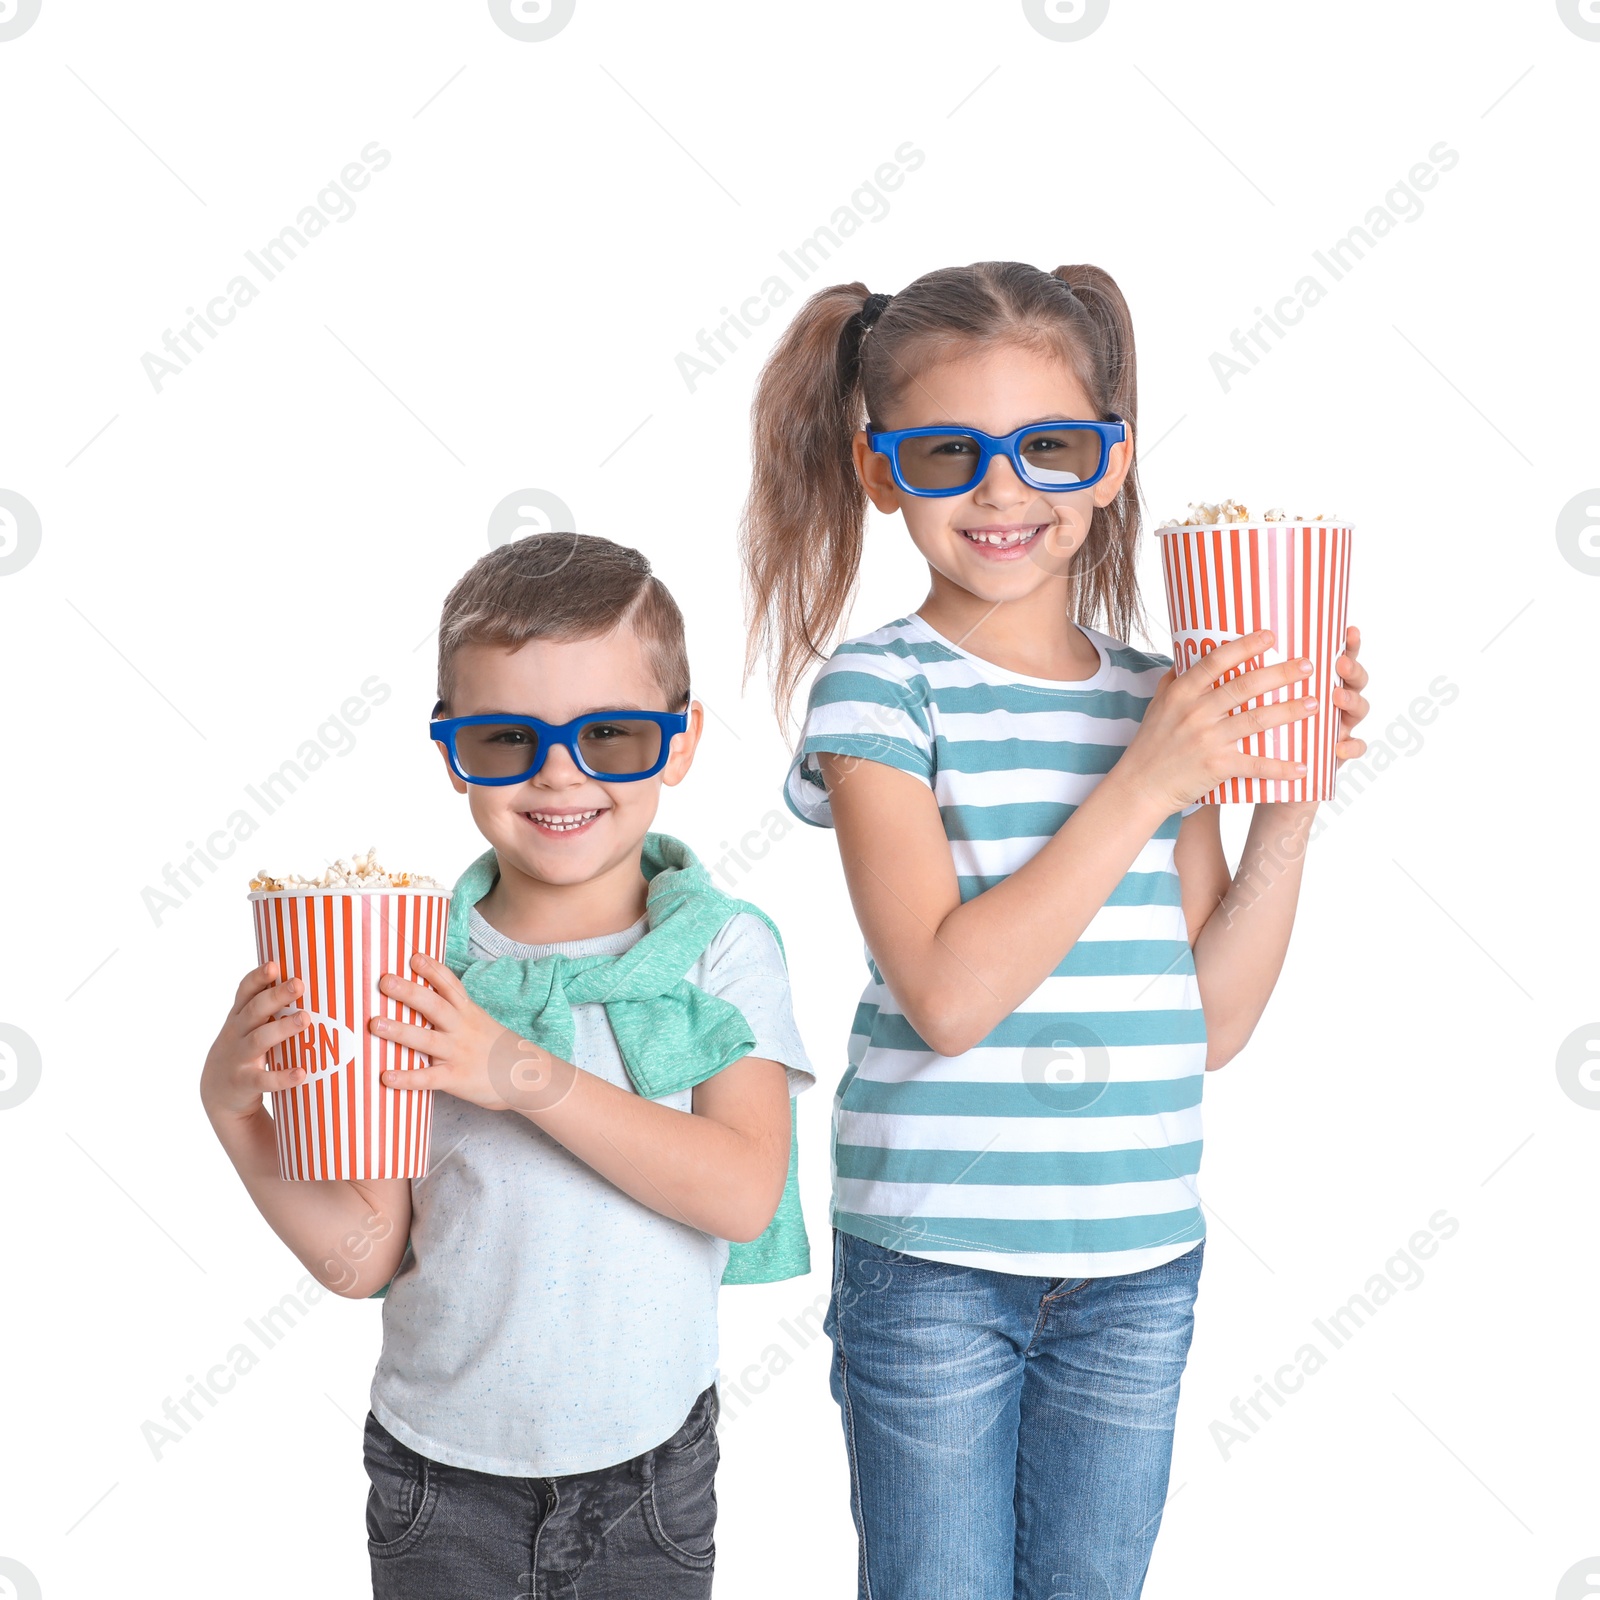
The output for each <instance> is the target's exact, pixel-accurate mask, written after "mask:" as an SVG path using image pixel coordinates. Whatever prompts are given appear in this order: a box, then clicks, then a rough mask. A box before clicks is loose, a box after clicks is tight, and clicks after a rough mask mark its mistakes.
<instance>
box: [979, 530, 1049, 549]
mask: <svg viewBox="0 0 1600 1600" xmlns="http://www.w3.org/2000/svg"><path fill="white" fill-rule="evenodd" d="M1038 531H1039V530H1038V529H1037V528H1018V529H1015V530H1013V531H1012V532H1010V533H968V534H967V538H969V539H970V540H972V542H973V543H974V544H992V545H998V546H1000V547H1001V548H1004V547H1005V546H1007V545H1013V544H1022V543H1024V542H1026V541H1027V540H1029V539H1031V538H1032V537H1033V536H1034V535H1035V534H1036V533H1037V532H1038Z"/></svg>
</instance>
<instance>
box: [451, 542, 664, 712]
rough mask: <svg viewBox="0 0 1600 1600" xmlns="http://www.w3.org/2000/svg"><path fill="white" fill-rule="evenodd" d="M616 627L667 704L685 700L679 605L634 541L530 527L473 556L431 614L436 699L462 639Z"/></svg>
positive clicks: (519, 639) (512, 643) (513, 643)
mask: <svg viewBox="0 0 1600 1600" xmlns="http://www.w3.org/2000/svg"><path fill="white" fill-rule="evenodd" d="M619 626H626V627H629V628H631V629H632V630H633V631H634V633H636V634H637V635H638V636H639V639H640V641H641V642H642V643H643V645H644V649H645V658H646V659H647V660H648V661H649V663H650V669H651V671H652V672H653V673H654V674H655V678H656V682H657V683H658V684H660V686H661V691H662V693H663V694H665V695H666V697H667V709H668V710H673V711H675V710H678V709H680V708H681V707H683V706H684V705H685V704H687V703H688V699H689V653H688V648H687V646H686V645H685V643H684V636H683V613H682V612H681V611H679V610H678V605H677V602H676V601H675V600H674V599H673V598H672V595H671V594H670V593H669V592H668V590H667V586H666V585H665V584H664V583H662V581H661V580H660V579H659V578H658V577H656V576H654V574H653V573H652V572H651V570H650V563H649V561H648V560H646V559H645V557H644V556H643V555H642V554H641V553H640V552H639V551H637V550H632V549H630V548H629V547H628V546H627V545H622V544H613V543H612V542H611V540H609V539H600V538H596V537H595V536H594V535H592V534H585V533H535V534H529V535H528V536H527V537H526V538H523V539H516V540H513V541H512V542H511V543H510V544H503V545H501V546H500V547H499V548H498V549H496V550H491V551H490V552H489V553H488V555H486V556H480V557H479V558H478V559H477V560H476V561H475V562H474V563H473V564H472V566H470V567H469V568H468V569H467V571H466V573H465V575H464V576H463V577H461V578H460V579H459V580H458V581H457V583H456V586H455V587H454V588H453V589H452V590H451V591H450V593H449V594H448V595H447V596H446V597H445V602H444V610H443V612H442V613H441V615H440V617H439V701H440V704H441V706H442V707H443V708H444V712H445V714H448V711H449V708H450V702H451V697H452V695H453V694H454V692H455V672H454V666H455V657H456V652H457V651H458V650H460V649H461V647H462V646H463V645H468V644H492V645H503V646H505V648H506V650H507V651H508V652H509V651H512V650H515V649H517V648H518V647H519V646H520V645H523V644H526V643H527V641H528V640H529V639H593V638H596V637H597V636H599V635H600V634H603V633H609V632H610V631H611V630H612V629H613V628H615V627H619Z"/></svg>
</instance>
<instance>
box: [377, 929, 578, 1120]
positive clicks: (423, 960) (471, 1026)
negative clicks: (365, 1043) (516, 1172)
mask: <svg viewBox="0 0 1600 1600" xmlns="http://www.w3.org/2000/svg"><path fill="white" fill-rule="evenodd" d="M411 970H412V971H413V972H414V973H415V974H416V975H417V977H418V978H419V979H424V980H426V982H425V983H419V982H414V981H412V980H410V979H407V978H402V977H398V976H397V975H396V974H394V973H392V972H386V973H385V974H384V975H383V976H382V977H381V978H379V979H378V987H379V989H381V990H382V991H383V993H384V994H386V995H388V996H389V998H390V999H391V1000H398V1001H400V1002H401V1004H403V1005H407V1006H410V1007H411V1008H412V1010H414V1011H420V1012H421V1013H422V1015H423V1016H424V1017H426V1018H427V1019H428V1021H429V1022H430V1023H432V1025H433V1026H432V1027H431V1028H420V1027H416V1026H414V1025H412V1024H410V1023H405V1022H398V1021H393V1022H391V1021H387V1020H385V1019H384V1018H382V1017H374V1018H373V1019H372V1021H371V1022H370V1023H369V1024H368V1026H369V1027H370V1028H371V1029H372V1031H373V1032H374V1033H375V1034H377V1035H378V1036H379V1037H380V1038H382V1039H388V1040H389V1041H390V1042H391V1043H393V1044H402V1045H406V1046H408V1047H409V1048H410V1049H412V1050H417V1051H420V1052H421V1053H422V1054H423V1055H425V1056H427V1057H428V1060H429V1062H430V1063H431V1065H429V1066H426V1067H400V1068H395V1067H391V1068H390V1069H389V1070H388V1071H387V1072H385V1073H384V1074H383V1082H384V1084H385V1085H386V1086H387V1087H388V1088H390V1089H412V1090H415V1089H438V1090H441V1091H442V1092H443V1093H445V1094H453V1095H454V1096H455V1097H456V1098H457V1099H458V1100H467V1101H470V1102H471V1103H472V1104H473V1105H475V1106H482V1107H483V1109H484V1110H485V1111H509V1110H513V1109H515V1110H528V1109H539V1108H540V1105H541V1104H543V1103H545V1102H544V1100H543V1099H542V1097H541V1096H540V1094H539V1092H538V1084H537V1083H536V1081H535V1080H537V1079H538V1078H539V1077H540V1074H541V1072H542V1071H543V1072H544V1074H545V1076H548V1070H547V1069H548V1067H549V1065H550V1064H551V1063H553V1062H554V1061H555V1058H554V1057H553V1056H551V1055H549V1054H548V1053H547V1052H545V1051H542V1050H539V1049H538V1048H537V1047H536V1046H534V1045H533V1044H531V1043H529V1042H528V1041H527V1040H525V1039H519V1038H518V1037H517V1036H516V1034H514V1033H513V1032H512V1031H511V1029H509V1028H506V1027H502V1026H501V1025H500V1024H499V1023H498V1022H496V1021H495V1020H494V1018H493V1017H491V1016H490V1015H489V1013H488V1012H487V1011H485V1010H484V1009H483V1008H482V1007H481V1006H479V1005H478V1004H477V1003H476V1002H475V1001H474V1000H473V999H472V997H471V996H470V995H469V994H468V993H467V991H466V989H465V988H464V987H463V986H462V983H461V980H460V979H459V978H458V977H457V976H456V975H455V973H453V972H452V971H451V970H450V969H449V967H447V966H446V965H445V964H444V962H442V961H435V960H434V959H433V957H432V956H426V955H423V954H422V952H421V951H420V950H414V951H413V952H412V954H411ZM429 984H431V985H432V987H431V988H429V987H428V986H427V985H429Z"/></svg>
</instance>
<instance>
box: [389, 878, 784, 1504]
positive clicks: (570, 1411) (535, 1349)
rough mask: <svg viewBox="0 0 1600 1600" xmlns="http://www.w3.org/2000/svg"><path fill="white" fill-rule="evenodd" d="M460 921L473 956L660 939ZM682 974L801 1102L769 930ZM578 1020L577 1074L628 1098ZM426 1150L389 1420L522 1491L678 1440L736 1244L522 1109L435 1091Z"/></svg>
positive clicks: (726, 937) (604, 1027)
mask: <svg viewBox="0 0 1600 1600" xmlns="http://www.w3.org/2000/svg"><path fill="white" fill-rule="evenodd" d="M469 917H470V924H469V933H470V948H471V953H472V955H473V956H474V958H476V959H492V958H493V957H496V956H519V957H522V958H524V959H537V958H538V957H541V956H548V955H555V954H562V955H573V956H583V955H620V954H621V953H622V952H623V951H624V950H627V949H629V948H630V947H631V946H633V945H634V944H636V943H637V942H638V941H639V940H640V939H641V938H643V937H644V935H645V933H646V932H647V931H648V926H649V924H648V922H647V921H646V919H645V918H643V917H641V918H640V919H639V921H638V922H636V923H635V924H634V925H633V926H632V927H631V928H627V929H625V930H623V931H622V932H621V933H613V934H606V935H604V936H602V937H601V938H597V939H582V940H574V941H570V942H567V943H560V944H538V945H529V944H518V943H516V942H515V941H514V940H511V939H507V938H506V937H505V936H504V935H503V934H501V933H499V932H497V931H496V930H495V929H494V928H493V927H491V926H490V925H489V923H488V922H486V921H485V920H484V918H483V917H482V916H481V915H480V914H479V912H478V910H477V908H476V907H474V908H472V910H471V911H470V912H469ZM687 976H688V981H689V982H690V983H692V984H694V985H696V986H697V987H698V988H700V989H703V990H705V992H706V993H707V994H712V995H716V996H718V997H720V998H721V999H724V1000H727V1001H729V1002H731V1003H732V1004H733V1005H735V1006H737V1007H738V1008H739V1010H740V1011H741V1012H743V1014H744V1016H745V1019H746V1020H747V1021H748V1022H749V1024H750V1028H751V1031H752V1032H753V1033H754V1034H755V1045H754V1047H753V1048H752V1049H751V1051H750V1054H751V1055H753V1056H760V1057H762V1058H764V1059H766V1060H770V1061H777V1062H780V1063H781V1064H782V1065H783V1066H784V1067H785V1068H786V1069H787V1075H788V1079H789V1093H790V1094H791V1095H796V1094H799V1093H800V1092H801V1091H802V1090H803V1089H807V1088H809V1087H810V1086H811V1085H812V1083H814V1082H815V1077H814V1075H813V1073H812V1070H811V1063H810V1061H809V1060H808V1059H807V1058H806V1053H805V1046H804V1045H803V1044H802V1043H801V1042H800V1036H799V1033H798V1032H797V1030H796V1028H795V1022H794V1013H793V1009H792V1006H791V1002H790V997H789V980H788V976H787V973H786V971H785V969H784V962H783V956H782V954H781V952H780V951H779V949H778V945H777V942H776V940H774V938H773V936H772V933H771V931H770V930H769V929H768V927H767V926H766V924H765V923H764V922H762V920H761V919H760V918H759V917H756V916H752V915H751V914H750V913H749V912H740V913H738V914H737V915H735V916H733V917H731V918H730V919H729V920H728V921H727V923H725V924H724V925H723V927H722V928H721V930H720V931H719V932H718V933H717V935H716V937H715V938H714V939H713V940H712V941H711V943H710V944H709V945H708V946H707V948H706V950H705V952H704V953H703V954H702V955H701V957H700V960H699V961H698V962H697V963H696V964H695V965H694V966H693V967H691V968H690V970H689V972H688V975H687ZM572 1013H573V1026H574V1046H573V1058H574V1060H575V1062H576V1064H577V1065H578V1066H580V1067H582V1068H583V1069H584V1070H585V1071H586V1072H592V1073H594V1074H595V1075H596V1076H597V1077H601V1078H604V1079H605V1080H606V1081H607V1082H608V1083H614V1084H617V1085H618V1086H619V1087H621V1088H624V1089H627V1090H628V1091H629V1092H633V1085H632V1083H631V1082H630V1080H629V1078H628V1074H627V1070H626V1068H625V1067H624V1066H623V1064H622V1058H621V1056H620V1055H619V1054H618V1051H617V1044H616V1038H615V1036H614V1035H613V1033H612V1031H611V1025H610V1023H609V1022H608V1021H607V1019H606V1014H605V1008H604V1007H603V1006H601V1005H598V1004H594V1005H577V1006H574V1007H573V1008H572ZM692 1099H693V1090H684V1091H683V1092H682V1093H679V1094H672V1095H666V1096H663V1097H662V1098H661V1099H660V1100H658V1101H657V1104H659V1105H665V1106H670V1107H671V1108H672V1109H674V1110H676V1111H683V1112H688V1111H689V1110H690V1109H691V1102H692ZM430 1148H431V1151H432V1161H431V1166H430V1170H429V1172H428V1175H427V1176H426V1177H425V1178H417V1179H414V1180H413V1181H412V1185H411V1211H412V1216H411V1249H410V1251H409V1252H408V1253H407V1256H406V1258H405V1262H404V1264H403V1266H402V1269H401V1271H400V1272H399V1273H398V1274H397V1275H396V1277H395V1279H394V1282H393V1283H392V1284H391V1285H390V1287H389V1292H388V1295H387V1297H386V1299H385V1300H384V1302H383V1350H382V1353H381V1354H380V1356H379V1358H378V1368H377V1371H376V1373H375V1374H374V1375H373V1380H372V1392H371V1405H372V1410H373V1414H374V1415H375V1416H376V1417H377V1419H378V1421H379V1422H381V1423H382V1424H383V1425H384V1427H385V1428H387V1429H388V1430H389V1432H390V1433H392V1434H393V1435H394V1436H395V1437H396V1438H397V1439H399V1440H400V1441H401V1442H402V1443H404V1444H407V1445H409V1446H410V1447H411V1448H412V1449H413V1450H416V1451H418V1452H420V1453H421V1454H422V1455H424V1456H427V1457H429V1458H430V1459H431V1460H434V1461H442V1462H445V1463H446V1464H448V1465H450V1466H458V1467H470V1468H473V1469H474V1470H476V1471H479V1472H491V1473H496V1474H500V1475H503V1476H511V1477H530V1478H531V1477H539V1478H544V1477H554V1476H558V1475H561V1474H565V1473H572V1472H589V1471H594V1470H596V1469H598V1468H601V1467H608V1466H612V1465H615V1464H616V1463H617V1462H621V1461H627V1460H630V1459H631V1458H632V1457H634V1456H637V1455H640V1454H642V1453H643V1452H645V1451H647V1450H650V1449H652V1448H654V1447H655V1446H656V1445H658V1444H660V1443H661V1442H662V1441H663V1440H665V1439H668V1438H670V1437H671V1436H672V1434H673V1433H675V1432H676V1431H677V1429H678V1428H679V1426H680V1425H681V1424H682V1422H683V1419H684V1418H685V1417H686V1416H687V1415H688V1414H689V1411H690V1408H691V1407H692V1406H693V1405H694V1402H695V1400H696V1398H697V1397H698V1396H699V1395H700V1393H701V1391H702V1390H704V1389H705V1388H706V1387H707V1386H708V1385H709V1384H711V1383H712V1382H713V1381H714V1380H715V1378H716V1375H717V1292H718V1289H719V1288H720V1286H721V1281H722V1274H723V1270H724V1268H725V1267H726V1265H727V1260H728V1245H727V1241H726V1240H723V1239H715V1238H713V1237H712V1236H711V1235H710V1234H707V1233H702V1232H701V1231H700V1230H699V1229H697V1228H693V1227H690V1226H689V1225H688V1224H686V1223H681V1222H676V1221H673V1220H671V1219H670V1218H668V1217H665V1216H662V1215H661V1214H660V1213H658V1212H655V1211H652V1210H650V1209H649V1207H647V1206H643V1205H641V1204H640V1203H639V1202H638V1201H637V1200H634V1199H632V1198H631V1197H630V1196H628V1195H626V1194H624V1193H623V1192H622V1191H621V1190H620V1189H618V1188H616V1187H614V1186H613V1185H612V1184H611V1183H610V1182H609V1181H608V1180H607V1179H605V1178H602V1177H601V1176H600V1175H599V1174H598V1173H597V1172H595V1171H594V1170H593V1169H592V1168H591V1167H589V1166H587V1165H586V1164H585V1163H584V1162H582V1161H580V1160H579V1159H578V1158H577V1157H576V1156H575V1155H572V1154H571V1153H570V1152H569V1151H568V1150H567V1149H566V1148H565V1147H564V1146H562V1145H560V1144H558V1143H557V1142H556V1141H555V1140H554V1139H552V1138H551V1137H550V1136H549V1135H548V1134H546V1133H544V1132H543V1131H542V1130H541V1129H539V1128H537V1127H535V1126H534V1124H533V1123H531V1122H530V1121H528V1119H527V1118H526V1117H523V1116H521V1115H519V1114H518V1113H517V1112H515V1111H485V1110H483V1109H482V1108H481V1107H479V1106H475V1105H472V1104H470V1103H469V1102H468V1101H465V1100H458V1099H456V1098H455V1097H454V1096H452V1095H448V1094H439V1095H436V1096H435V1097H434V1102H433V1130H432V1133H431V1135H430Z"/></svg>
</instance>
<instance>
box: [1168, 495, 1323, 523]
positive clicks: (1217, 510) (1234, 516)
mask: <svg viewBox="0 0 1600 1600" xmlns="http://www.w3.org/2000/svg"><path fill="white" fill-rule="evenodd" d="M1249 520H1250V512H1249V509H1248V507H1246V506H1243V505H1241V504H1240V503H1239V502H1238V501H1237V500H1223V501H1220V502H1219V503H1218V504H1216V505H1207V504H1206V503H1205V502H1204V501H1203V500H1200V501H1193V502H1191V503H1190V505H1189V507H1188V509H1187V512H1186V514H1185V515H1184V516H1182V517H1168V518H1167V520H1166V521H1165V522H1163V523H1161V524H1160V527H1162V528H1215V527H1222V526H1226V525H1228V524H1231V523H1238V522H1248V521H1249ZM1261 520H1262V522H1264V523H1265V522H1292V523H1307V522H1336V521H1338V520H1339V519H1338V518H1337V517H1331V516H1324V515H1323V514H1322V512H1320V511H1319V512H1317V513H1316V514H1315V515H1314V516H1309V517H1302V516H1300V515H1299V514H1298V513H1290V512H1288V511H1285V510H1284V509H1283V508H1282V507H1281V506H1275V507H1273V509H1272V510H1270V511H1268V512H1266V513H1264V514H1263V516H1262V518H1261Z"/></svg>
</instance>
